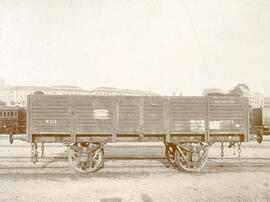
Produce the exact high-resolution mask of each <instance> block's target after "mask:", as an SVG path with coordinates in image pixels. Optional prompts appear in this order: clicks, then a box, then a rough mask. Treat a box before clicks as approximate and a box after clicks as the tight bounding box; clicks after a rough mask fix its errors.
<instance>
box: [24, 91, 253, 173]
mask: <svg viewBox="0 0 270 202" xmlns="http://www.w3.org/2000/svg"><path fill="white" fill-rule="evenodd" d="M27 109H28V110H27V141H28V142H30V143H31V145H32V150H31V151H32V160H33V162H35V161H37V149H38V148H37V146H38V144H40V143H41V144H42V145H43V144H44V143H56V142H59V143H65V144H66V145H68V146H69V148H70V149H69V162H70V165H71V167H72V168H74V169H75V170H76V171H78V172H94V171H96V170H98V169H99V168H100V167H101V166H102V163H103V156H104V151H103V146H104V144H106V143H108V142H120V141H121V142H145V141H148V142H156V141H160V142H164V144H165V146H166V147H165V148H166V149H165V153H166V156H167V158H168V160H169V161H170V162H171V163H173V164H175V165H176V166H177V167H179V168H180V169H183V170H186V171H198V170H200V169H201V168H202V167H203V166H204V165H205V163H206V160H207V150H208V148H209V146H210V145H211V144H213V143H215V142H221V143H223V142H230V143H232V144H233V143H238V144H239V145H240V143H241V142H245V141H248V138H249V137H248V134H249V127H248V126H249V123H248V120H249V119H248V110H249V109H248V101H247V98H244V97H228V96H216V97H215V96H211V97H203V96H198V97H186V96H177V97H162V96H160V97H122V96H121V97H120V96H57V95H29V96H28V106H27ZM42 149H43V148H42Z"/></svg>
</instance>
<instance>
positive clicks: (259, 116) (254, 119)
mask: <svg viewBox="0 0 270 202" xmlns="http://www.w3.org/2000/svg"><path fill="white" fill-rule="evenodd" d="M250 128H251V132H252V133H255V134H257V136H258V142H259V143H260V142H262V137H263V135H270V98H269V97H266V98H265V99H264V106H263V107H262V108H257V109H253V110H252V111H251V113H250Z"/></svg>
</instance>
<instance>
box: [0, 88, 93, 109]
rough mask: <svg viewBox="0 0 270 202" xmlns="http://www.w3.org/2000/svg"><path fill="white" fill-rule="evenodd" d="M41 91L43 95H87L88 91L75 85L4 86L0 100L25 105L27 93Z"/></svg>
mask: <svg viewBox="0 0 270 202" xmlns="http://www.w3.org/2000/svg"><path fill="white" fill-rule="evenodd" d="M36 91H41V92H43V93H44V94H45V95H89V94H90V91H87V90H83V89H81V88H79V87H76V86H52V87H40V86H4V87H1V88H0V100H2V101H4V102H6V103H7V104H8V105H18V106H23V107H25V106H26V101H27V95H30V94H33V93H34V92H36Z"/></svg>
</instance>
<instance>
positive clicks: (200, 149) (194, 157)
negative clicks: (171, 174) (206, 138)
mask: <svg viewBox="0 0 270 202" xmlns="http://www.w3.org/2000/svg"><path fill="white" fill-rule="evenodd" d="M176 147H177V149H176V150H175V162H176V164H177V166H178V167H179V168H180V169H183V170H185V171H200V170H201V169H202V168H203V167H204V166H205V163H206V161H207V158H208V145H205V144H203V143H201V142H200V143H181V144H179V145H177V146H176Z"/></svg>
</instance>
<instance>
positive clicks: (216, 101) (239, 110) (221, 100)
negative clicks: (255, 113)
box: [208, 96, 248, 135]
mask: <svg viewBox="0 0 270 202" xmlns="http://www.w3.org/2000/svg"><path fill="white" fill-rule="evenodd" d="M246 107H247V106H246V99H245V98H243V97H225V96H222V97H221V96H217V97H212V96H210V97H208V108H209V112H208V118H209V132H210V134H218V135H222V134H246V133H247V127H248V126H247V118H248V117H247V112H246V110H247V108H246Z"/></svg>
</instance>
